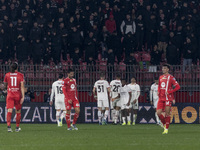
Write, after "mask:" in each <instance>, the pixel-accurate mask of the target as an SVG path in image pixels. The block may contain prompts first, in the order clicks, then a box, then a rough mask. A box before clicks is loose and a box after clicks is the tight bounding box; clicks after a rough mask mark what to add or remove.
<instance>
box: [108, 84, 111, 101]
mask: <svg viewBox="0 0 200 150" xmlns="http://www.w3.org/2000/svg"><path fill="white" fill-rule="evenodd" d="M107 90H108V100H109V101H110V98H111V97H110V96H109V95H110V93H111V89H110V87H108V88H107Z"/></svg>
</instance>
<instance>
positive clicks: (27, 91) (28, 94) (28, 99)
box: [24, 87, 35, 102]
mask: <svg viewBox="0 0 200 150" xmlns="http://www.w3.org/2000/svg"><path fill="white" fill-rule="evenodd" d="M24 92H25V97H24V102H31V101H32V99H35V96H34V92H33V91H31V90H30V89H28V88H27V87H25V90H24Z"/></svg>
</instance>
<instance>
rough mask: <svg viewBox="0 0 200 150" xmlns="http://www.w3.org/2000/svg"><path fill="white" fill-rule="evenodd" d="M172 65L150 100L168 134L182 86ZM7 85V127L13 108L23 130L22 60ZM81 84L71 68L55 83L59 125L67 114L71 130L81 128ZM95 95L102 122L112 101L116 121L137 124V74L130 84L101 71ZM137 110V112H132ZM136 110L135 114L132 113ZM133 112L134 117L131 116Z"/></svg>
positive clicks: (166, 67)
mask: <svg viewBox="0 0 200 150" xmlns="http://www.w3.org/2000/svg"><path fill="white" fill-rule="evenodd" d="M169 69H170V66H169V65H168V64H165V65H163V67H162V72H163V75H162V76H160V77H159V79H158V80H157V79H156V80H155V83H154V84H153V85H152V86H151V90H150V101H151V103H152V104H154V107H155V108H156V113H155V116H156V120H157V124H160V125H161V126H162V127H163V128H164V132H163V134H168V128H169V124H170V112H171V106H172V103H173V104H175V99H174V95H173V93H174V92H176V91H177V90H179V89H180V86H179V84H178V82H177V81H176V80H175V78H174V77H173V76H172V75H170V74H169ZM4 84H5V87H6V88H7V98H6V107H7V110H8V111H7V127H8V132H13V131H12V129H11V116H12V111H13V108H14V107H15V111H16V129H15V131H16V132H19V131H21V128H20V127H19V125H20V120H21V108H22V104H23V102H24V76H23V74H21V73H20V72H18V64H17V63H16V62H15V63H13V64H12V65H11V72H9V73H7V74H6V75H5V79H4ZM77 95H78V92H77V84H76V80H75V79H74V71H73V70H71V69H69V70H68V77H67V78H65V79H64V77H63V74H59V79H58V80H57V81H55V82H54V83H53V84H52V92H51V97H50V105H53V100H54V99H55V109H56V120H57V124H58V126H59V127H60V126H62V120H63V118H66V122H67V126H68V130H78V128H77V127H76V122H77V119H78V117H79V113H80V104H79V101H78V98H77ZM93 95H94V98H95V99H96V100H97V107H98V119H99V124H100V125H104V124H107V118H108V114H109V102H110V109H111V116H112V120H113V124H115V125H116V124H117V123H118V120H119V123H122V125H123V126H124V125H131V122H132V125H135V122H136V119H137V112H138V107H139V105H138V98H139V96H140V86H139V85H138V84H137V83H136V79H135V78H134V77H133V78H132V79H131V83H130V84H127V82H126V80H125V79H121V77H120V75H116V79H115V80H113V81H111V82H110V84H109V83H108V82H107V81H106V80H105V75H104V74H101V75H100V79H99V80H98V81H96V82H95V84H94V88H93ZM72 107H73V108H74V109H75V114H74V118H73V122H72V124H71V122H70V113H71V108H72ZM132 110H133V114H132ZM131 114H132V115H131ZM131 116H132V118H131Z"/></svg>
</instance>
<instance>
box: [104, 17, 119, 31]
mask: <svg viewBox="0 0 200 150" xmlns="http://www.w3.org/2000/svg"><path fill="white" fill-rule="evenodd" d="M105 26H106V28H107V30H108V32H110V33H113V32H114V31H115V30H116V22H115V20H114V16H113V15H110V17H109V19H108V20H106V23H105Z"/></svg>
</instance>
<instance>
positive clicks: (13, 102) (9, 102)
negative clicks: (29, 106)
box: [6, 96, 22, 110]
mask: <svg viewBox="0 0 200 150" xmlns="http://www.w3.org/2000/svg"><path fill="white" fill-rule="evenodd" d="M20 99H21V97H10V96H7V98H6V108H7V109H9V108H14V107H15V109H16V110H20V109H21V108H22V105H21V104H20Z"/></svg>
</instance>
